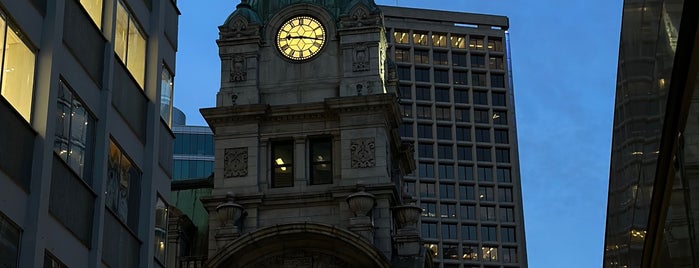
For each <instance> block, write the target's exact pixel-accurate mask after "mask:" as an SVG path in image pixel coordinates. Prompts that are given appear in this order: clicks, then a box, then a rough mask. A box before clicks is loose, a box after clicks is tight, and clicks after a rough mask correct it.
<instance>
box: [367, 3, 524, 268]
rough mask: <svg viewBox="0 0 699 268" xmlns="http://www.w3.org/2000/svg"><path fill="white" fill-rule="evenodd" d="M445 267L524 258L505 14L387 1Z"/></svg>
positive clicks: (431, 238)
mask: <svg viewBox="0 0 699 268" xmlns="http://www.w3.org/2000/svg"><path fill="white" fill-rule="evenodd" d="M381 9H382V10H383V12H384V19H385V23H386V38H387V40H388V54H389V55H390V56H391V57H392V58H393V59H394V61H395V64H396V68H397V73H398V78H399V85H398V94H399V97H400V105H401V112H402V116H403V124H402V125H401V127H400V135H401V137H402V138H403V140H404V141H406V142H409V143H410V144H412V145H413V147H414V148H415V151H416V153H415V158H416V166H417V170H416V171H415V172H414V173H413V174H410V175H408V176H406V177H405V182H406V184H407V188H408V190H409V192H410V193H411V194H412V195H414V196H416V197H417V198H418V200H419V201H418V202H419V204H420V206H421V207H422V209H423V213H422V218H421V230H422V238H423V240H424V241H425V243H426V244H427V245H428V247H429V248H430V249H432V250H433V254H434V259H435V261H436V262H438V263H439V267H445V268H447V267H527V258H526V248H525V236H524V217H523V212H522V190H521V181H520V176H519V173H520V172H519V159H518V152H517V131H516V130H517V129H516V124H515V109H514V98H513V86H512V80H511V68H510V64H509V63H510V58H509V51H508V46H507V44H508V42H507V38H508V34H507V30H508V27H509V21H508V19H507V17H503V16H493V15H483V14H470V13H460V12H446V11H435V10H424V9H412V8H398V7H389V6H382V7H381Z"/></svg>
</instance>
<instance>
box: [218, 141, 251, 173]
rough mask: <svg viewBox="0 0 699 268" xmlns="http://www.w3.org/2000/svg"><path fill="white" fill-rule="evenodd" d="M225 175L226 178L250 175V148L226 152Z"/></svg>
mask: <svg viewBox="0 0 699 268" xmlns="http://www.w3.org/2000/svg"><path fill="white" fill-rule="evenodd" d="M223 174H224V175H225V177H226V178H233V177H243V176H247V175H248V147H241V148H227V149H225V150H224V165H223Z"/></svg>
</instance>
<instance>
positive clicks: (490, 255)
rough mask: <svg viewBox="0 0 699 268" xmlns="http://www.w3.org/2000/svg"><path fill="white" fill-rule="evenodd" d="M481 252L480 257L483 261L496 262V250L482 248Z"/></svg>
mask: <svg viewBox="0 0 699 268" xmlns="http://www.w3.org/2000/svg"><path fill="white" fill-rule="evenodd" d="M482 250H483V253H482V256H483V260H484V261H498V248H494V247H483V248H482Z"/></svg>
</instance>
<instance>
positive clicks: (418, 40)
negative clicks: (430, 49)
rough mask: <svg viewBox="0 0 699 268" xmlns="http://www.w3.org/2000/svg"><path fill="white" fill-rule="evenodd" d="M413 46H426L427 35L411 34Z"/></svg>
mask: <svg viewBox="0 0 699 268" xmlns="http://www.w3.org/2000/svg"><path fill="white" fill-rule="evenodd" d="M413 44H415V45H423V46H426V45H427V34H426V33H413Z"/></svg>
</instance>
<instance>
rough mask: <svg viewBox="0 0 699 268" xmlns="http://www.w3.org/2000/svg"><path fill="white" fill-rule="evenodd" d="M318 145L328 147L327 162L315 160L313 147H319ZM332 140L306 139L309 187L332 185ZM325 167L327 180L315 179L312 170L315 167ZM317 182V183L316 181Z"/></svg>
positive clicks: (329, 138)
mask: <svg viewBox="0 0 699 268" xmlns="http://www.w3.org/2000/svg"><path fill="white" fill-rule="evenodd" d="M320 144H325V145H327V146H329V159H328V160H315V159H314V156H315V152H314V151H315V149H314V148H315V147H314V145H320ZM332 160H333V139H332V137H330V136H322V137H313V138H309V139H308V169H309V172H308V173H309V174H308V175H309V176H308V178H309V184H310V185H323V184H332V183H333V176H334V172H333V171H334V170H333V169H334V168H333V161H332ZM323 165H326V166H327V167H328V168H329V173H330V174H329V177H328V178H322V179H320V178H316V177H315V175H314V174H315V172H314V170H315V169H314V168H315V166H321V167H322V166H323ZM317 180H318V181H317Z"/></svg>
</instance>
